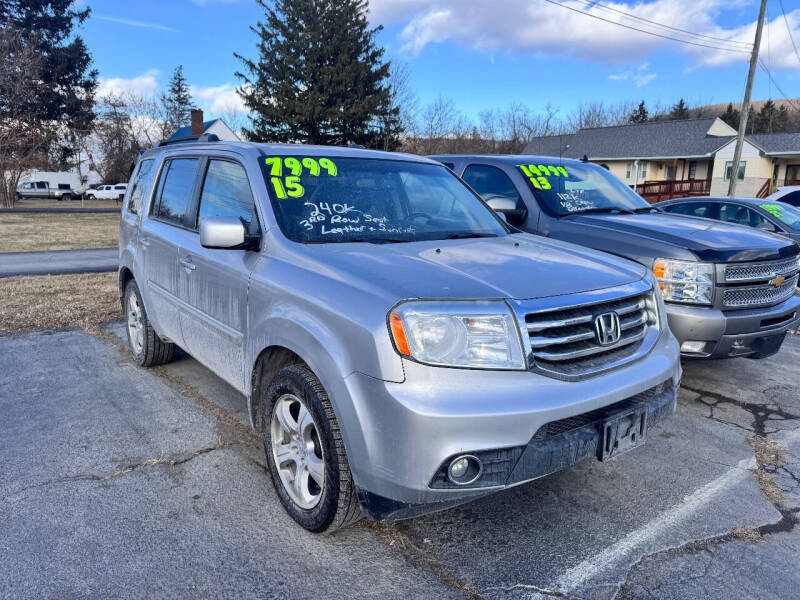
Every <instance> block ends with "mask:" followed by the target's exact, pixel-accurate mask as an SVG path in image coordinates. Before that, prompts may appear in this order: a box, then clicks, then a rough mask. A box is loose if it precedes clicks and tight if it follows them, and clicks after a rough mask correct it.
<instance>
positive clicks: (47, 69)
mask: <svg viewBox="0 0 800 600" xmlns="http://www.w3.org/2000/svg"><path fill="white" fill-rule="evenodd" d="M73 4H76V3H75V2H74V0H0V27H5V26H11V27H14V28H16V29H17V30H19V31H20V32H21V33H22V34H23V35H24V36H25V39H26V42H27V43H28V44H30V45H31V46H34V47H35V49H36V53H37V55H38V56H39V57H40V60H41V86H39V87H40V92H39V93H37V95H36V99H35V101H34V102H32V103H31V105H30V114H31V115H32V116H33V117H35V118H36V119H38V120H39V122H40V123H50V124H56V123H57V124H58V130H59V136H60V137H57V136H54V139H53V142H52V145H51V147H50V148H49V153H50V156H51V157H53V158H55V159H56V160H57V162H59V163H62V166H63V164H64V163H66V162H67V160H68V159H69V158H70V157H71V156H73V155H74V153H75V151H74V148H73V146H72V144H71V142H70V139H72V138H74V137H75V136H76V135H79V134H83V135H85V134H86V133H88V131H89V129H90V127H91V125H92V121H93V120H94V112H93V110H92V109H93V106H94V94H95V90H96V89H97V70H96V69H92V68H91V62H92V57H91V55H90V54H89V51H88V50H87V48H86V45H85V44H84V42H83V39H82V38H81V37H80V36H78V35H74V30H75V28H76V27H77V26H79V25H81V24H82V23H83V22H84V21H85V20H86V19H87V18H89V14H90V12H91V11H90V9H89V8H77V7H73ZM20 85H29V83H28V82H20ZM2 106H3V98H0V119H2V118H3V110H2Z"/></svg>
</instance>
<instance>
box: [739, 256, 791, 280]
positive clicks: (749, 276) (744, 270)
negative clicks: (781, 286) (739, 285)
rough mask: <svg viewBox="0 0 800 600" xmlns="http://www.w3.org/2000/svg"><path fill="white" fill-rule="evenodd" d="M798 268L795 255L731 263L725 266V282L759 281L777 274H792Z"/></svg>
mask: <svg viewBox="0 0 800 600" xmlns="http://www.w3.org/2000/svg"><path fill="white" fill-rule="evenodd" d="M797 270H798V262H797V257H794V258H791V259H786V260H778V261H771V262H766V263H757V264H750V263H743V264H732V265H727V266H726V267H725V281H726V282H743V281H759V280H764V279H772V278H774V277H776V276H778V275H783V276H784V277H786V276H789V275H793V274H794V273H796V272H797Z"/></svg>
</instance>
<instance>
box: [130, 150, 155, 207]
mask: <svg viewBox="0 0 800 600" xmlns="http://www.w3.org/2000/svg"><path fill="white" fill-rule="evenodd" d="M153 162H154V161H153V160H152V159H149V160H143V161H142V162H140V163H139V169H138V170H137V171H136V175H135V176H134V178H133V183H132V185H131V193H130V194H128V211H129V212H132V213H133V214H135V215H138V214H139V211H140V210H142V199H143V198H144V193H145V189H146V188H147V187H148V186H147V184H148V182H149V181H150V173H151V172H152V171H153Z"/></svg>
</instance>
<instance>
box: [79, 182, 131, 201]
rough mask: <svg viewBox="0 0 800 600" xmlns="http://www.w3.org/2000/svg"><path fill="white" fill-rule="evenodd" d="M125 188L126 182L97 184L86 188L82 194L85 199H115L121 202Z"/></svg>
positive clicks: (126, 186)
mask: <svg viewBox="0 0 800 600" xmlns="http://www.w3.org/2000/svg"><path fill="white" fill-rule="evenodd" d="M127 189H128V184H127V183H116V184H114V185H99V186H97V187H96V188H89V189H88V190H86V191H85V192H84V194H83V196H84V198H86V199H87V200H116V201H117V202H122V199H123V198H124V197H125V191H126V190H127Z"/></svg>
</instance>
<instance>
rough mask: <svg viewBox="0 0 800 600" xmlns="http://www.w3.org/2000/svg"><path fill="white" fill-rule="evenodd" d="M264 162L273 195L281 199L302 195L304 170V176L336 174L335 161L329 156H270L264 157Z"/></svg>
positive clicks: (330, 175) (300, 196)
mask: <svg viewBox="0 0 800 600" xmlns="http://www.w3.org/2000/svg"><path fill="white" fill-rule="evenodd" d="M264 162H265V163H267V166H268V167H269V168H270V172H269V175H270V182H271V183H272V187H273V189H274V190H275V195H276V196H277V197H278V198H280V199H281V200H284V199H286V198H302V197H303V195H304V194H305V193H306V190H305V188H304V187H303V184H302V183H301V181H300V178H301V177H302V176H303V172H304V171H305V174H306V176H308V175H310V176H312V177H319V176H320V175H327V176H329V177H336V175H337V174H338V169H337V168H336V163H334V162H333V161H332V160H331V159H329V158H320V159H316V158H313V157H311V156H306V157H305V158H295V157H293V156H286V157H282V156H270V157H269V158H265V159H264Z"/></svg>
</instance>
